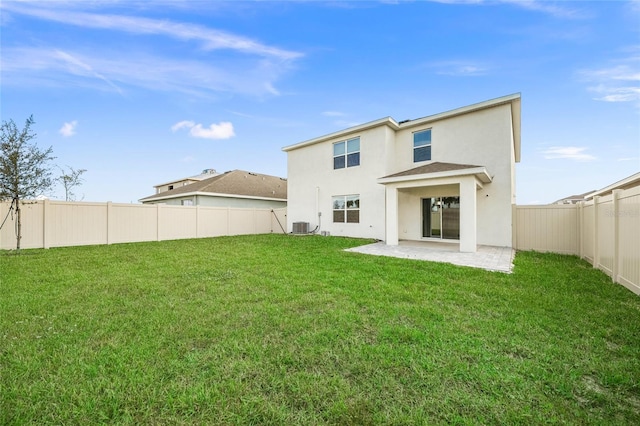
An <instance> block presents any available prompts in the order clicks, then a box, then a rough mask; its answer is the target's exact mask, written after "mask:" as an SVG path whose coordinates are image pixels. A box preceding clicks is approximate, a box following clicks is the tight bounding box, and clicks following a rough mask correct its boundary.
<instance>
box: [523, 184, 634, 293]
mask: <svg viewBox="0 0 640 426" xmlns="http://www.w3.org/2000/svg"><path fill="white" fill-rule="evenodd" d="M514 222H515V223H514V234H513V235H514V243H513V246H514V248H516V249H517V250H536V251H548V252H554V253H565V254H574V255H578V256H580V257H581V258H583V259H586V260H588V261H589V262H591V264H592V265H593V267H594V268H598V269H601V270H602V271H604V272H605V273H606V274H607V275H609V276H610V277H611V279H612V280H613V281H614V282H617V283H620V284H622V285H623V286H625V287H627V288H628V289H629V290H631V291H633V292H634V293H636V294H640V186H637V187H635V188H631V189H627V190H615V191H613V193H612V194H609V195H606V196H603V197H594V199H593V200H592V201H589V202H586V203H579V204H574V205H545V206H516V207H515V214H514Z"/></svg>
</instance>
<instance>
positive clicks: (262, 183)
mask: <svg viewBox="0 0 640 426" xmlns="http://www.w3.org/2000/svg"><path fill="white" fill-rule="evenodd" d="M189 195H209V196H216V195H217V196H230V197H240V198H258V199H271V200H283V201H286V200H287V180H286V179H284V178H280V177H277V176H269V175H263V174H259V173H253V172H247V171H244V170H233V171H230V172H226V173H224V174H221V175H217V176H214V177H211V178H208V179H203V180H201V181H199V182H195V183H191V184H189V185H185V186H180V187H178V188H174V189H170V190H169V191H165V192H161V193H159V194H155V195H151V196H148V197H145V198H141V199H140V201H143V202H144V201H151V200H163V199H169V198H176V197H185V196H189Z"/></svg>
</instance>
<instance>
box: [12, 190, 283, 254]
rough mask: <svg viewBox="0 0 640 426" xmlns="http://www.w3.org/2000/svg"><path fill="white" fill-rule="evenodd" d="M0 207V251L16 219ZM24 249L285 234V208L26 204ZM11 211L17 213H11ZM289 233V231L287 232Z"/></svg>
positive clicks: (22, 208)
mask: <svg viewBox="0 0 640 426" xmlns="http://www.w3.org/2000/svg"><path fill="white" fill-rule="evenodd" d="M9 207H10V203H0V223H2V221H3V220H4V219H5V218H6V219H7V220H6V222H5V224H4V226H3V227H2V229H0V249H14V248H16V216H15V214H14V212H11V213H10V212H9ZM20 208H21V216H22V220H21V222H22V240H21V242H20V246H21V248H49V247H63V246H80V245H95V244H116V243H131V242H139V241H161V240H177V239H183V238H206V237H219V236H224V235H243V234H268V233H272V232H276V233H280V232H282V233H284V231H283V230H282V228H281V227H280V224H282V227H285V226H286V209H276V210H272V209H257V208H226V207H204V206H170V205H163V204H153V205H146V204H115V203H111V202H109V203H85V202H66V201H50V200H44V201H25V202H24V203H22V204H21V206H20ZM12 213H13V214H12ZM285 229H286V228H285Z"/></svg>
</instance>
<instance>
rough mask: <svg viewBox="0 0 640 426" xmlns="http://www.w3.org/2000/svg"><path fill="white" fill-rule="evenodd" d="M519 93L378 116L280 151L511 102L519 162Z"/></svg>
mask: <svg viewBox="0 0 640 426" xmlns="http://www.w3.org/2000/svg"><path fill="white" fill-rule="evenodd" d="M520 99H521V95H520V93H514V94H511V95H506V96H502V97H499V98H495V99H490V100H488V101H483V102H478V103H475V104H472V105H467V106H464V107H461V108H456V109H453V110H450V111H445V112H441V113H438V114H434V115H429V116H427V117H422V118H417V119H415V120H409V121H406V122H402V123H398V122H397V121H396V120H394V119H393V118H391V117H385V118H380V119H378V120H374V121H370V122H368V123H364V124H360V125H358V126H354V127H349V128H347V129H344V130H340V131H337V132H333V133H329V134H327V135H324V136H319V137H317V138H314V139H309V140H306V141H303V142H299V143H296V144H293V145H288V146H285V147H284V148H282V151H284V152H289V151H293V150H295V149H299V148H304V147H306V146H309V145H314V144H317V143H321V142H326V141H329V140H332V139H340V138H346V137H348V136H349V135H352V134H355V133H358V132H363V131H365V130H369V129H372V128H375V127H379V126H383V125H386V126H389V127H390V128H392V129H393V130H400V129H407V128H411V127H416V126H424V125H425V124H429V123H431V122H435V121H439V120H443V119H446V118H452V117H455V116H458V115H463V114H468V113H471V112H475V111H479V110H482V109H487V108H493V107H496V106H500V105H507V104H511V117H512V124H513V135H512V136H513V148H514V156H515V161H516V163H519V162H520Z"/></svg>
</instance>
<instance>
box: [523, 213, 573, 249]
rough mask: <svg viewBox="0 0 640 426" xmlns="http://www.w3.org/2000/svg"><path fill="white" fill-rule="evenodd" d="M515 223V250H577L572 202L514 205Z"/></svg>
mask: <svg viewBox="0 0 640 426" xmlns="http://www.w3.org/2000/svg"><path fill="white" fill-rule="evenodd" d="M515 223H516V229H515V230H514V232H515V233H516V248H517V249H518V250H536V251H550V252H554V253H563V254H577V253H578V250H579V244H578V241H579V240H578V221H577V211H576V206H575V205H546V206H517V207H516V218H515Z"/></svg>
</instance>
